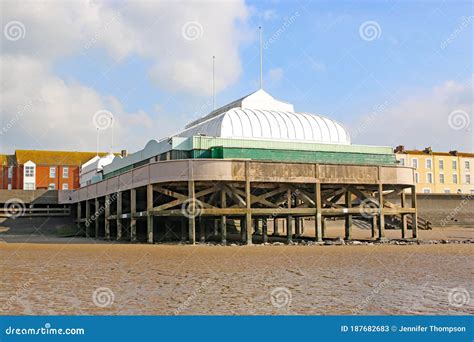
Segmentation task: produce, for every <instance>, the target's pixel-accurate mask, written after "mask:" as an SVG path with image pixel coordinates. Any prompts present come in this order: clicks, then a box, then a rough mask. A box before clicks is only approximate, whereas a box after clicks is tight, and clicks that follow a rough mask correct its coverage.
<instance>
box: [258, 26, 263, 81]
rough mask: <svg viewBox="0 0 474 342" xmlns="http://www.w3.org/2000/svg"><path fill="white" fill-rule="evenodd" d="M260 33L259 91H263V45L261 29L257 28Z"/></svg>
mask: <svg viewBox="0 0 474 342" xmlns="http://www.w3.org/2000/svg"><path fill="white" fill-rule="evenodd" d="M258 30H259V31H260V89H263V45H262V27H261V26H259V27H258Z"/></svg>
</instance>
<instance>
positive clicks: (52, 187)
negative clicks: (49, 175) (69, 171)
mask: <svg viewBox="0 0 474 342" xmlns="http://www.w3.org/2000/svg"><path fill="white" fill-rule="evenodd" d="M54 189H56V185H55V184H54V183H49V185H48V190H54Z"/></svg>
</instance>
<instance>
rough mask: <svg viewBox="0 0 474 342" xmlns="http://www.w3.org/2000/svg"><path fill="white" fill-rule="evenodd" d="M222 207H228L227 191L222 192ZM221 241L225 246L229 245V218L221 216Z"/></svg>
mask: <svg viewBox="0 0 474 342" xmlns="http://www.w3.org/2000/svg"><path fill="white" fill-rule="evenodd" d="M220 193H221V207H222V208H226V207H227V198H226V194H225V191H223V190H221V192H220ZM221 241H222V243H223V244H226V243H227V216H225V215H222V216H221Z"/></svg>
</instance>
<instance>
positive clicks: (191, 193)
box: [188, 180, 196, 245]
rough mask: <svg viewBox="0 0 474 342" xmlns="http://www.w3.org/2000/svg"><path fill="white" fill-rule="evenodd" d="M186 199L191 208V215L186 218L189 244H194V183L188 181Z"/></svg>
mask: <svg viewBox="0 0 474 342" xmlns="http://www.w3.org/2000/svg"><path fill="white" fill-rule="evenodd" d="M188 198H189V199H190V203H189V205H190V206H191V208H189V209H190V212H191V215H189V217H188V219H189V220H188V231H189V233H188V235H189V243H191V244H193V245H194V244H195V243H196V194H195V192H194V181H193V180H190V181H188Z"/></svg>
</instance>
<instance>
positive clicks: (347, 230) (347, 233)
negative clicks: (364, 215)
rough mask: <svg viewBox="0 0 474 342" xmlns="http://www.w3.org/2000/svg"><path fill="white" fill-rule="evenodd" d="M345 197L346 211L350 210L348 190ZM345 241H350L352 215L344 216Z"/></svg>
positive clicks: (350, 196) (350, 201) (350, 197)
mask: <svg viewBox="0 0 474 342" xmlns="http://www.w3.org/2000/svg"><path fill="white" fill-rule="evenodd" d="M345 197H346V207H347V208H348V209H350V208H352V194H351V192H350V191H349V190H347V191H346V193H345ZM344 223H345V239H346V240H351V239H352V215H351V214H346V217H345V222H344Z"/></svg>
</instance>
